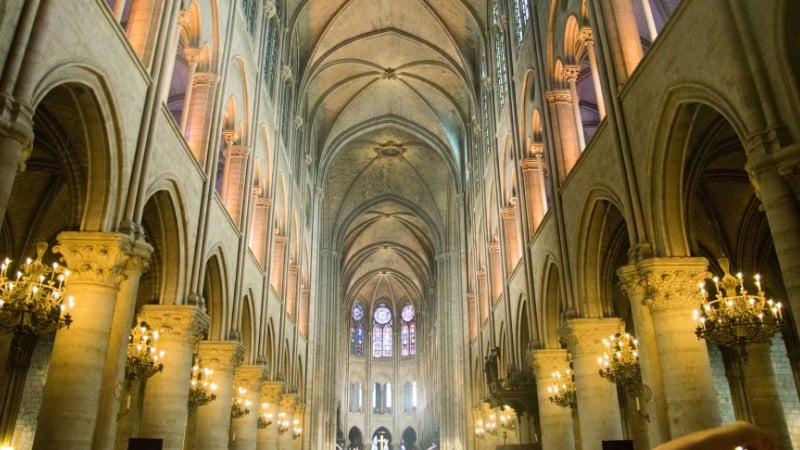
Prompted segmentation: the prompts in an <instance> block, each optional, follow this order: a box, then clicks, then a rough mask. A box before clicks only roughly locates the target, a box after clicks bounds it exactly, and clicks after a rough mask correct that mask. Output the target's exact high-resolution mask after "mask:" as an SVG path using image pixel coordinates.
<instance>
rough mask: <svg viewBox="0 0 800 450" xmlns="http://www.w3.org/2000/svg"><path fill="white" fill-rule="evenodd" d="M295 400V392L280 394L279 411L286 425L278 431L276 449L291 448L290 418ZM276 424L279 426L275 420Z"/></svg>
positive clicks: (288, 449) (285, 449)
mask: <svg viewBox="0 0 800 450" xmlns="http://www.w3.org/2000/svg"><path fill="white" fill-rule="evenodd" d="M296 402H297V394H283V395H281V400H280V408H279V411H280V412H281V413H283V414H284V421H285V422H286V423H287V425H286V429H285V430H283V431H280V430H279V431H278V450H290V449H291V448H292V420H293V418H294V407H295V403H296ZM279 414H280V413H279ZM276 425H279V426H280V425H281V424H280V423H277V422H276Z"/></svg>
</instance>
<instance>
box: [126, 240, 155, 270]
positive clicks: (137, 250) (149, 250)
mask: <svg viewBox="0 0 800 450" xmlns="http://www.w3.org/2000/svg"><path fill="white" fill-rule="evenodd" d="M152 254H153V246H152V245H150V244H148V243H147V242H145V241H136V242H135V243H134V244H133V248H132V249H131V253H130V258H128V264H127V265H126V266H125V270H126V271H127V272H135V273H138V274H140V275H141V274H143V273H145V272H147V271H148V270H149V269H150V256H151V255H152Z"/></svg>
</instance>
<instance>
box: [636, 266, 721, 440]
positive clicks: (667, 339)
mask: <svg viewBox="0 0 800 450" xmlns="http://www.w3.org/2000/svg"><path fill="white" fill-rule="evenodd" d="M638 267H639V273H640V275H641V276H642V277H643V279H644V283H645V286H646V289H647V306H648V308H649V310H650V312H651V314H652V320H653V329H654V333H655V340H656V346H657V348H658V360H659V362H660V365H661V366H660V367H661V377H662V380H663V389H664V399H665V400H666V404H667V408H666V410H667V418H668V423H669V425H670V438H674V437H677V436H682V435H684V434H687V433H690V432H692V431H697V430H701V429H705V428H713V427H715V426H718V425H719V424H720V416H719V409H718V407H717V396H716V388H715V387H714V380H713V379H712V377H711V363H710V361H709V358H708V349H707V348H706V342H705V341H703V340H699V339H697V337H696V336H695V334H694V328H695V323H694V320H693V319H692V313H693V311H694V310H695V309H697V308H698V307H699V305H700V298H701V297H700V288H699V287H698V286H699V284H700V282H702V281H703V280H704V279H705V278H706V277H707V276H708V275H709V274H708V270H707V267H708V261H707V260H706V259H705V258H678V257H676V258H650V259H646V260H644V261H641V262H640V263H639V264H638Z"/></svg>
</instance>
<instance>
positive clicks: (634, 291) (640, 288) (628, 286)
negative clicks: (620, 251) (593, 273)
mask: <svg viewBox="0 0 800 450" xmlns="http://www.w3.org/2000/svg"><path fill="white" fill-rule="evenodd" d="M617 277H618V278H619V287H620V288H621V289H622V292H624V293H625V295H626V296H627V297H628V298H629V299H631V300H634V299H637V298H644V296H645V295H646V294H647V285H646V284H645V281H644V279H643V278H642V276H641V275H639V269H638V268H637V267H636V266H634V265H627V266H622V267H620V268H619V269H617Z"/></svg>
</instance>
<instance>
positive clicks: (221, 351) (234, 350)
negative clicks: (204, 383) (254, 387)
mask: <svg viewBox="0 0 800 450" xmlns="http://www.w3.org/2000/svg"><path fill="white" fill-rule="evenodd" d="M243 356H244V348H243V347H242V344H240V343H238V342H235V341H202V342H200V357H201V358H202V360H203V364H204V365H206V366H207V367H209V368H211V369H212V370H214V375H213V380H214V383H216V384H217V391H216V394H217V399H216V400H214V401H213V402H210V403H208V404H207V405H204V406H202V407H200V408H198V409H197V423H196V427H197V428H196V435H195V449H196V450H218V449H221V448H228V445H229V443H230V437H231V435H230V429H231V428H230V427H231V407H232V404H233V403H232V402H233V390H234V387H233V380H234V372H235V371H236V367H237V366H238V365H239V364H240V363H241V362H242V357H243Z"/></svg>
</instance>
